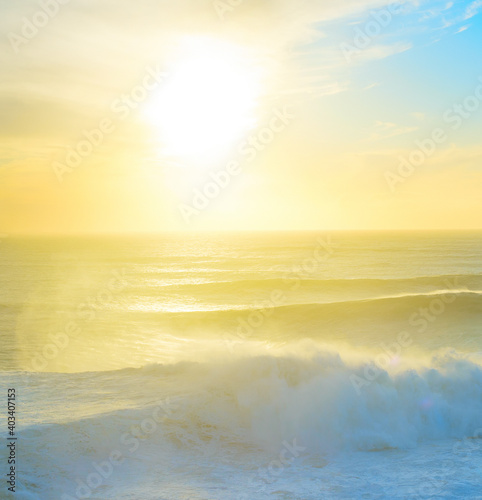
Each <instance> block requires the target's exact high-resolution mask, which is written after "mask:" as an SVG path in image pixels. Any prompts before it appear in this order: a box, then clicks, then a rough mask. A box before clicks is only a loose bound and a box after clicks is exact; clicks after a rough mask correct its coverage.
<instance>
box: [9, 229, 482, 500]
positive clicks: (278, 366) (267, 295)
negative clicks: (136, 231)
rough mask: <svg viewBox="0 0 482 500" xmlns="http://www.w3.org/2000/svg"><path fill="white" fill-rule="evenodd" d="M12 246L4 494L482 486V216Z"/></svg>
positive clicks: (470, 495)
mask: <svg viewBox="0 0 482 500" xmlns="http://www.w3.org/2000/svg"><path fill="white" fill-rule="evenodd" d="M0 257H1V258H0V329H1V337H0V369H1V372H0V385H1V393H2V394H4V395H5V400H6V393H7V388H10V387H15V388H16V392H17V412H18V413H17V426H18V432H19V434H18V442H17V474H18V476H17V493H16V494H15V495H10V494H9V493H8V491H7V490H6V485H2V490H1V491H0V498H6V499H8V498H15V499H28V500H35V499H41V500H56V499H62V500H66V499H69V500H72V499H80V498H95V499H106V500H107V499H109V500H110V499H131V500H161V499H162V500H201V499H202V500H215V499H216V500H218V499H219V500H221V499H235V500H238V499H240V500H257V499H260V500H261V499H283V500H291V499H300V500H301V499H303V500H315V499H412V498H413V499H429V498H430V499H452V498H461V499H482V233H481V232H452V233H447V232H446V233H442V232H412V233H409V232H406V233H395V232H394V233H391V232H371V233H356V232H352V233H349V232H333V233H243V234H236V233H226V234H188V235H185V234H166V235H160V236H147V237H146V236H142V237H141V236H137V237H120V236H119V237H114V236H112V237H98V238H94V237H91V238H81V237H71V238H18V237H7V238H2V239H0ZM5 402H6V401H5ZM2 406H3V407H4V408H5V406H6V404H3V405H2ZM4 414H5V411H4ZM4 414H3V415H2V417H1V418H2V420H1V421H2V426H1V429H0V434H1V436H2V438H4V437H6V419H4ZM2 442H3V443H5V441H4V440H3V441H2ZM2 447H3V448H4V450H5V447H4V446H3V445H2ZM2 453H4V451H2ZM1 463H2V464H3V467H4V468H5V471H4V472H5V473H6V460H4V459H3V458H2V461H1ZM4 472H2V475H4ZM4 483H5V481H4Z"/></svg>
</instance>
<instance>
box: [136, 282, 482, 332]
mask: <svg viewBox="0 0 482 500" xmlns="http://www.w3.org/2000/svg"><path fill="white" fill-rule="evenodd" d="M481 302H482V291H480V290H453V289H446V290H433V291H430V292H426V293H402V294H399V295H386V296H379V297H374V298H362V299H355V300H341V301H333V302H322V303H301V304H288V305H277V304H275V303H272V302H271V303H269V302H267V304H266V307H264V308H261V307H257V308H242V307H236V308H223V309H219V308H218V309H215V310H194V311H183V312H162V313H152V312H147V313H146V314H153V315H154V316H155V317H157V318H158V319H159V321H175V322H177V323H178V324H182V325H186V326H187V325H190V324H198V325H201V324H206V325H208V324H211V323H217V322H220V323H222V324H225V323H226V322H228V323H229V322H238V320H239V319H240V318H247V317H249V316H250V315H252V316H253V317H254V316H258V317H264V318H265V319H270V318H273V319H277V320H278V321H280V322H283V321H288V322H290V323H293V322H294V323H298V324H299V323H301V322H302V323H306V322H307V321H308V322H309V321H316V320H323V319H327V320H330V321H331V322H334V321H335V320H337V319H340V320H348V319H350V318H351V319H354V320H357V321H360V320H362V319H369V320H371V321H373V319H374V318H376V319H382V318H386V319H390V318H391V319H396V318H401V319H405V320H407V321H408V318H409V317H410V316H411V315H412V314H414V313H417V311H418V310H420V309H421V308H427V307H430V309H431V310H433V313H432V315H435V316H438V315H442V314H443V316H444V318H447V316H450V315H452V316H453V315H456V316H458V317H460V316H461V315H462V316H464V315H467V314H474V315H480V314H482V307H481V306H482V304H481Z"/></svg>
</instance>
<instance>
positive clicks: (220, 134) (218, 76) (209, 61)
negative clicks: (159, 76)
mask: <svg viewBox="0 0 482 500" xmlns="http://www.w3.org/2000/svg"><path fill="white" fill-rule="evenodd" d="M260 90H261V78H260V75H259V72H258V71H257V70H256V69H254V68H253V66H252V64H250V61H249V58H248V57H247V56H246V54H245V52H244V51H243V50H242V48H241V47H238V46H236V45H232V44H229V43H226V42H221V41H216V40H212V39H203V38H195V39H190V40H188V41H187V42H186V43H185V45H184V46H183V50H182V51H181V54H180V56H179V58H178V60H177V62H176V63H175V64H174V65H173V68H172V71H170V72H169V74H168V75H167V79H166V83H165V84H164V85H163V87H162V89H161V90H160V91H159V93H158V94H157V95H155V96H154V97H153V99H152V100H151V101H150V103H149V104H148V106H147V109H146V117H147V119H148V121H149V122H150V123H151V124H152V125H154V126H155V127H156V128H157V129H158V131H159V133H160V140H161V143H162V147H163V151H164V152H165V153H167V154H169V155H174V156H178V157H189V158H193V159H196V160H198V161H208V160H210V159H212V158H213V157H215V156H217V155H219V154H221V153H223V152H224V151H225V150H226V149H227V148H228V147H229V146H231V145H232V144H233V142H234V141H236V140H239V139H240V138H241V137H242V135H243V134H244V133H246V132H247V131H248V130H250V129H251V128H253V127H254V126H255V125H256V106H257V101H258V98H259V95H260Z"/></svg>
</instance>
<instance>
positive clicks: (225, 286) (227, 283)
mask: <svg viewBox="0 0 482 500" xmlns="http://www.w3.org/2000/svg"><path fill="white" fill-rule="evenodd" d="M447 281H451V282H453V283H458V282H461V283H459V284H460V286H471V287H476V286H482V275H480V274H444V275H435V276H414V277H408V278H337V279H330V278H325V279H314V278H306V277H303V278H301V277H293V276H292V275H291V274H288V275H287V276H286V277H281V278H279V277H278V278H261V279H260V278H256V279H244V278H240V279H228V280H212V279H206V280H205V281H202V282H195V283H185V282H184V283H172V282H171V283H169V282H163V283H162V284H161V283H160V284H158V285H157V287H162V288H173V289H176V291H181V290H186V291H189V290H190V289H196V290H202V289H208V290H209V291H213V292H215V291H216V290H219V291H230V290H234V291H236V290H239V289H255V290H259V289H261V288H268V289H273V288H287V289H289V288H290V286H297V287H298V286H300V284H301V283H302V285H301V286H303V287H311V288H313V287H317V288H320V289H323V288H329V289H330V290H331V289H333V288H339V287H340V288H342V289H343V290H350V289H366V288H367V287H368V288H371V287H381V286H382V287H387V286H393V287H394V288H396V289H402V290H405V289H410V288H412V287H413V286H414V285H415V286H417V285H422V286H432V287H440V285H441V284H444V283H445V282H447ZM155 288H156V287H155Z"/></svg>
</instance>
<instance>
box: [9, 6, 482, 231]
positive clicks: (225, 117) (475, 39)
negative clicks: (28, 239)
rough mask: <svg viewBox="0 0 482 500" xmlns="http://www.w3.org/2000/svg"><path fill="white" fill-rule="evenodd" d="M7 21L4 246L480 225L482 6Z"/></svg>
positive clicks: (47, 16)
mask: <svg viewBox="0 0 482 500" xmlns="http://www.w3.org/2000/svg"><path fill="white" fill-rule="evenodd" d="M0 9H1V11H2V15H1V20H0V34H1V38H0V73H1V79H0V232H2V233H6V234H14V233H88V232H96V233H97V232H132V231H136V232H137V231H162V230H196V229H201V230H203V229H206V230H223V229H229V230H237V229H239V230H249V229H254V230H269V229H272V230H285V229H286V230H289V229H303V230H304V229H425V228H429V229H444V228H447V229H448V228H450V229H469V228H481V227H482V223H481V216H482V196H481V192H482V167H481V166H482V146H481V142H480V139H481V135H480V134H481V130H482V127H481V125H482V53H481V51H480V41H481V39H482V38H481V35H482V22H481V19H480V18H481V16H480V14H479V10H481V11H482V2H481V1H479V0H476V1H468V2H464V1H461V2H455V3H453V2H446V1H444V2H438V1H421V2H415V1H412V2H402V3H401V4H391V3H390V2H386V1H383V0H378V1H375V0H373V1H369V0H347V1H344V2H340V1H331V0H327V1H316V0H304V1H299V0H176V1H175V2H174V1H162V0H161V1H154V0H140V1H138V2H128V1H126V0H121V1H116V2H114V1H104V2H94V1H93V0H76V1H68V0H61V1H59V0H43V1H41V2H40V3H39V2H37V1H30V0H25V1H22V2H13V3H12V2H8V1H6V0H0Z"/></svg>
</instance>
